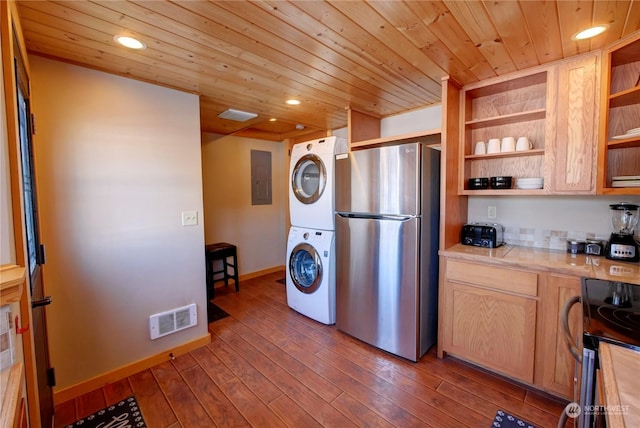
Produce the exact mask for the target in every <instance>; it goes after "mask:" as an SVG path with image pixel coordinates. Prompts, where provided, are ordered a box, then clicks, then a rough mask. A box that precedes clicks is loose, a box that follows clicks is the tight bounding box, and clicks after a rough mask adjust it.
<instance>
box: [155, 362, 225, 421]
mask: <svg viewBox="0 0 640 428" xmlns="http://www.w3.org/2000/svg"><path fill="white" fill-rule="evenodd" d="M151 372H152V373H153V376H154V377H155V378H156V380H157V381H158V385H160V389H162V392H163V393H164V395H165V396H166V397H167V399H168V401H169V404H170V405H171V408H172V410H173V412H174V413H175V414H176V417H177V418H178V421H179V422H180V424H182V426H184V427H201V426H202V427H205V426H213V425H214V424H213V421H212V420H211V418H209V415H208V414H207V412H206V411H205V410H204V408H203V407H202V405H201V404H200V402H199V401H198V400H197V399H196V397H195V396H194V395H193V392H192V391H191V389H190V388H189V387H188V386H187V384H186V383H185V381H184V379H182V377H181V376H180V374H179V373H178V370H176V368H175V366H174V365H173V364H171V362H170V361H167V362H165V363H162V364H159V365H157V366H155V367H153V368H152V369H151ZM207 424H209V425H207Z"/></svg>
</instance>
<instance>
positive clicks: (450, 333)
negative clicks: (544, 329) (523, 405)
mask: <svg viewBox="0 0 640 428" xmlns="http://www.w3.org/2000/svg"><path fill="white" fill-rule="evenodd" d="M444 269H445V285H444V293H445V295H444V299H443V301H444V305H445V309H444V320H443V321H444V326H443V327H444V328H443V329H442V330H441V334H442V335H443V341H442V346H443V350H444V351H445V352H450V353H452V354H454V355H456V356H458V357H460V358H463V359H466V360H469V361H472V362H474V363H477V364H479V365H482V366H484V367H486V368H489V369H491V370H495V371H496V372H500V373H503V374H505V375H507V376H509V377H512V378H514V379H519V380H522V381H524V382H527V383H533V375H534V347H535V334H536V309H537V300H536V298H535V297H536V290H537V275H536V274H535V273H532V272H526V271H521V270H514V269H506V268H498V267H491V266H484V265H480V264H475V263H469V262H463V261H458V260H451V259H448V260H446V261H445V266H444ZM441 310H442V308H441Z"/></svg>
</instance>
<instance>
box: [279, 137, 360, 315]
mask: <svg viewBox="0 0 640 428" xmlns="http://www.w3.org/2000/svg"><path fill="white" fill-rule="evenodd" d="M347 150H348V144H347V140H346V139H345V138H340V137H335V136H332V137H326V138H320V139H317V140H312V141H307V142H305V143H299V144H296V145H294V146H293V149H292V151H291V164H290V169H289V177H290V185H289V210H290V213H289V214H290V217H291V229H290V230H289V237H288V240H287V261H286V268H287V277H286V288H287V303H288V305H289V307H291V308H292V309H294V310H295V311H297V312H299V313H301V314H302V315H305V316H307V317H309V318H312V319H314V320H316V321H318V322H321V323H323V324H327V325H331V324H335V322H336V306H335V305H336V304H335V302H336V267H335V265H336V258H335V237H334V232H335V220H334V215H335V209H334V206H335V197H334V191H335V156H336V155H338V154H343V153H346V152H347Z"/></svg>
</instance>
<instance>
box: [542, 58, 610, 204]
mask: <svg viewBox="0 0 640 428" xmlns="http://www.w3.org/2000/svg"><path fill="white" fill-rule="evenodd" d="M598 58H599V56H598V55H595V54H588V55H585V56H580V57H576V58H573V59H569V60H566V61H563V62H560V63H559V64H558V65H557V66H555V67H553V69H552V70H550V74H552V75H553V78H550V82H551V81H557V82H554V83H553V85H550V86H551V87H552V89H551V90H549V96H548V100H547V112H548V113H549V115H548V120H547V141H548V143H547V150H546V151H545V164H546V173H545V183H546V186H545V187H547V188H548V190H549V192H550V193H568V194H595V192H596V154H597V147H598V132H597V124H598V117H599V109H598V103H597V101H598V98H597V97H598V88H599V77H600V76H599V67H598Z"/></svg>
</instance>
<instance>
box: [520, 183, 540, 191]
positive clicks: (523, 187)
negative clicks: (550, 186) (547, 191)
mask: <svg viewBox="0 0 640 428" xmlns="http://www.w3.org/2000/svg"><path fill="white" fill-rule="evenodd" d="M542 187H543V186H542V183H540V184H520V183H518V184H516V188H518V189H521V190H533V189H542Z"/></svg>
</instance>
